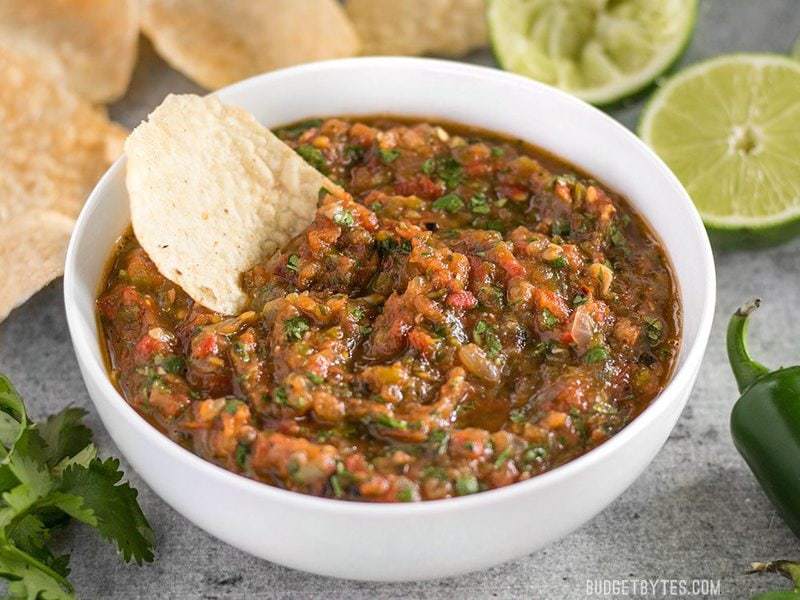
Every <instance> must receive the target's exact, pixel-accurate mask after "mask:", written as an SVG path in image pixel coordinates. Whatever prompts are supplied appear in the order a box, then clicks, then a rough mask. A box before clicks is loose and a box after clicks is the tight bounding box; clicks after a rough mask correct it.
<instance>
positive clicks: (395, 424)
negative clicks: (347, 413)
mask: <svg viewBox="0 0 800 600" xmlns="http://www.w3.org/2000/svg"><path fill="white" fill-rule="evenodd" d="M372 421H373V422H375V423H377V424H378V425H380V426H381V427H386V428H388V429H402V430H405V429H408V423H407V422H406V421H401V420H400V419H395V418H394V417H391V416H389V415H386V414H383V413H378V414H377V415H373V417H372Z"/></svg>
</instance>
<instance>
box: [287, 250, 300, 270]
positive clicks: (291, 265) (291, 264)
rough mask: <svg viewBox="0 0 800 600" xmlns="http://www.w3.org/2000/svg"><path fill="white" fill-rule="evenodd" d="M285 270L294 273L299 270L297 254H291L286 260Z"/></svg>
mask: <svg viewBox="0 0 800 600" xmlns="http://www.w3.org/2000/svg"><path fill="white" fill-rule="evenodd" d="M286 268H287V269H289V270H290V271H294V272H295V273H297V271H298V269H299V268H300V257H299V256H297V254H292V255H291V256H289V258H288V259H287V260H286Z"/></svg>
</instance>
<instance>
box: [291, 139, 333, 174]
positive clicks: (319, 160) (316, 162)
mask: <svg viewBox="0 0 800 600" xmlns="http://www.w3.org/2000/svg"><path fill="white" fill-rule="evenodd" d="M297 153H298V154H299V155H300V156H302V157H303V160H305V161H306V162H307V163H308V164H310V165H311V166H312V167H314V168H315V169H316V170H317V171H319V172H320V173H322V174H323V175H327V174H328V163H327V161H326V160H325V155H324V154H322V151H321V150H320V149H319V148H314V146H311V145H309V144H303V145H302V146H299V147H298V148H297Z"/></svg>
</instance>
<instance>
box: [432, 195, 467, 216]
mask: <svg viewBox="0 0 800 600" xmlns="http://www.w3.org/2000/svg"><path fill="white" fill-rule="evenodd" d="M432 208H433V210H442V211H446V212H449V213H454V212H458V211H459V210H461V209H462V208H464V201H463V200H462V199H461V196H459V195H458V194H446V195H444V196H442V197H441V198H439V199H438V200H436V201H434V203H433V204H432Z"/></svg>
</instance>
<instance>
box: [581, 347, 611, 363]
mask: <svg viewBox="0 0 800 600" xmlns="http://www.w3.org/2000/svg"><path fill="white" fill-rule="evenodd" d="M583 360H585V361H586V362H587V363H589V364H590V365H591V364H594V363H599V362H605V361H606V360H608V348H606V347H605V346H592V347H591V348H589V349H588V350H587V351H586V354H584V356H583Z"/></svg>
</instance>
